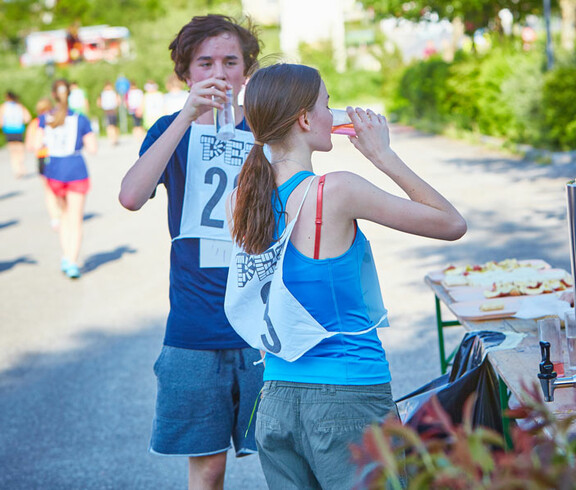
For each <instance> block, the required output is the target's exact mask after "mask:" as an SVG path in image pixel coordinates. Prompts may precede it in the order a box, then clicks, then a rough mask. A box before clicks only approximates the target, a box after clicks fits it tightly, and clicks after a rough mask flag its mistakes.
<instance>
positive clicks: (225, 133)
mask: <svg viewBox="0 0 576 490" xmlns="http://www.w3.org/2000/svg"><path fill="white" fill-rule="evenodd" d="M232 96H233V93H232V89H228V90H226V98H227V100H226V102H224V108H223V109H217V110H216V116H215V118H214V119H215V121H214V122H215V124H216V137H217V138H218V139H219V140H223V141H227V140H230V139H232V138H234V136H235V135H236V125H235V119H234V105H233V104H232V101H233V98H232Z"/></svg>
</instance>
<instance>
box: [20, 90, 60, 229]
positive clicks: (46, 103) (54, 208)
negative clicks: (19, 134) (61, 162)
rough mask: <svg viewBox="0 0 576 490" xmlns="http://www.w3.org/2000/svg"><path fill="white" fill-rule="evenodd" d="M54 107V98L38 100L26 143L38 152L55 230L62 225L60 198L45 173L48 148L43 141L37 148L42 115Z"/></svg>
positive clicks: (52, 224) (39, 166) (51, 221)
mask: <svg viewBox="0 0 576 490" xmlns="http://www.w3.org/2000/svg"><path fill="white" fill-rule="evenodd" d="M52 108H53V105H52V100H50V99H49V98H48V97H44V98H42V99H40V100H39V101H38V103H37V104H36V117H35V118H34V119H32V121H31V122H30V124H28V128H27V129H26V139H25V145H26V149H27V150H28V151H30V152H35V153H36V158H37V160H38V174H40V176H41V178H42V185H43V187H44V197H45V200H46V209H47V210H48V215H49V216H50V226H51V227H52V229H53V230H54V231H58V228H59V227H60V206H59V205H58V200H57V198H56V195H55V194H54V192H52V189H51V188H50V186H49V185H48V181H47V179H46V177H45V175H44V172H45V170H46V161H47V159H48V148H47V147H46V145H45V144H43V142H42V143H41V145H42V146H40V147H39V148H36V142H37V139H38V136H37V134H38V125H39V123H40V116H45V115H46V114H48V113H49V112H50V111H51V110H52Z"/></svg>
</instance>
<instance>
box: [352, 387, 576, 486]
mask: <svg viewBox="0 0 576 490" xmlns="http://www.w3.org/2000/svg"><path fill="white" fill-rule="evenodd" d="M524 389H525V397H524V398H523V400H522V404H521V406H520V407H519V408H518V409H515V410H509V411H508V412H507V416H509V417H511V418H514V419H524V420H525V421H526V423H525V424H524V427H526V428H521V427H519V426H515V427H514V428H513V431H512V441H513V449H511V450H508V451H507V450H505V444H504V439H503V437H502V436H501V435H500V434H498V433H496V432H494V431H492V430H490V429H487V428H483V427H474V426H473V425H472V412H473V399H469V400H467V402H466V404H465V406H464V409H463V411H464V413H463V422H462V424H461V425H455V424H454V423H453V422H452V420H451V419H450V416H449V415H448V414H447V413H446V412H445V411H444V410H443V408H442V407H441V406H440V403H439V402H438V399H437V398H435V397H434V398H433V399H432V402H431V404H430V405H429V406H428V411H427V413H426V414H425V415H424V417H425V420H426V421H427V424H428V425H429V426H430V427H431V429H430V430H428V431H427V432H426V433H424V434H418V433H417V432H416V431H414V430H413V429H412V428H410V427H408V426H403V425H402V424H401V423H400V422H399V421H398V420H396V419H394V418H391V419H389V420H387V421H386V422H384V423H383V424H382V425H380V426H372V427H371V428H370V429H368V430H367V431H366V433H365V434H364V438H363V441H362V444H360V445H355V446H353V447H352V456H353V459H354V460H355V462H356V464H357V465H358V466H359V468H360V470H361V472H360V474H361V475H362V481H361V482H360V483H359V484H358V488H369V489H379V488H382V489H383V488H393V489H400V488H402V487H403V485H404V484H405V483H407V488H408V489H409V490H428V489H432V490H435V489H438V490H440V489H475V490H489V489H524V488H530V489H533V490H548V489H550V488H555V489H559V490H564V489H566V490H568V489H571V488H573V484H574V481H575V478H576V459H575V457H576V443H575V442H574V440H572V439H571V438H570V435H569V429H570V425H571V424H573V423H574V422H575V421H576V415H571V416H568V417H564V418H562V419H558V418H556V417H555V416H554V414H552V412H550V410H549V408H548V406H547V405H546V403H545V402H544V401H543V399H542V395H541V391H540V387H539V386H537V385H534V386H533V387H531V388H526V387H525V388H524ZM406 479H407V482H406Z"/></svg>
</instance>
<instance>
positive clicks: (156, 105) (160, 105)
mask: <svg viewBox="0 0 576 490" xmlns="http://www.w3.org/2000/svg"><path fill="white" fill-rule="evenodd" d="M163 115H164V94H163V93H162V92H160V90H159V89H158V84H157V83H156V82H155V81H154V80H148V81H147V82H146V83H145V84H144V101H143V104H142V116H143V118H144V129H146V131H148V130H149V129H150V128H151V127H152V126H153V125H154V123H155V122H156V121H157V120H158V119H159V118H161V117H162V116H163Z"/></svg>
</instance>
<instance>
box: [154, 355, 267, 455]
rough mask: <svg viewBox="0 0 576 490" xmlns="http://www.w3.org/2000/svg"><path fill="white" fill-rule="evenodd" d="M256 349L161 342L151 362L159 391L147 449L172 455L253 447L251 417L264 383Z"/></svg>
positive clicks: (239, 451)
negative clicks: (186, 346) (205, 347)
mask: <svg viewBox="0 0 576 490" xmlns="http://www.w3.org/2000/svg"><path fill="white" fill-rule="evenodd" d="M259 359H260V353H259V352H258V351H257V350H255V349H251V348H248V349H226V350H192V349H179V348H176V347H169V346H164V347H163V348H162V352H161V353H160V356H159V357H158V360H157V361H156V363H155V364H154V373H155V374H156V378H157V387H158V393H157V397H156V413H155V416H154V423H153V427H152V438H151V441H150V452H152V453H156V454H163V455H174V456H176V455H177V456H207V455H211V454H217V453H222V452H225V451H227V450H228V449H230V448H231V447H232V446H231V444H230V440H231V439H232V442H233V443H234V449H235V451H236V456H244V455H246V454H251V453H254V452H255V451H256V443H255V441H254V420H253V421H252V424H251V425H250V430H248V434H247V435H246V430H247V429H248V423H249V421H250V416H251V414H252V410H253V409H254V404H255V402H256V400H257V399H258V396H259V392H260V389H261V388H262V375H263V371H264V370H263V367H262V364H259V365H257V366H254V362H255V361H258V360H259Z"/></svg>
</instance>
